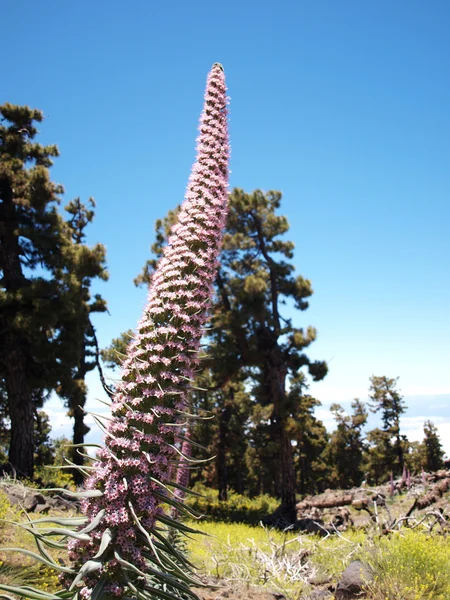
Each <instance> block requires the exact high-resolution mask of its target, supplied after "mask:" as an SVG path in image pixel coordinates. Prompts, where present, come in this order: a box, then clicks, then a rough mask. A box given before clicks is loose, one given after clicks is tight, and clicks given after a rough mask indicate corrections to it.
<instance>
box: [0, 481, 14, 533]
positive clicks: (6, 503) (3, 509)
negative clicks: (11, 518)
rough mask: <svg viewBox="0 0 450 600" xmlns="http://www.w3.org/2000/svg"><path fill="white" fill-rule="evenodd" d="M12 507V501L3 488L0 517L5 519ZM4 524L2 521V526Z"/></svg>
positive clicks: (0, 499)
mask: <svg viewBox="0 0 450 600" xmlns="http://www.w3.org/2000/svg"><path fill="white" fill-rule="evenodd" d="M10 508H11V502H10V501H9V499H8V496H7V495H6V494H5V492H4V491H3V490H0V519H4V518H5V517H6V515H7V514H8V511H9V509H10ZM1 526H2V524H1V522H0V527H1Z"/></svg>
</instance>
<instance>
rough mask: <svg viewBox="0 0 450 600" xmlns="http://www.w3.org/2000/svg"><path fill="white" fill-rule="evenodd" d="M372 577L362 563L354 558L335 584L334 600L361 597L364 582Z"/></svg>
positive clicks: (348, 599)
mask: <svg viewBox="0 0 450 600" xmlns="http://www.w3.org/2000/svg"><path fill="white" fill-rule="evenodd" d="M372 579H373V576H372V573H371V571H370V569H369V567H367V566H366V565H365V564H364V563H362V562H361V561H359V560H355V561H354V562H352V563H350V564H349V566H348V567H347V568H346V569H345V571H344V572H343V573H342V578H341V580H340V581H339V583H338V584H337V587H336V592H335V595H334V597H335V598H336V600H351V599H352V598H357V597H361V592H362V591H363V586H364V584H365V583H367V582H369V581H371V580H372Z"/></svg>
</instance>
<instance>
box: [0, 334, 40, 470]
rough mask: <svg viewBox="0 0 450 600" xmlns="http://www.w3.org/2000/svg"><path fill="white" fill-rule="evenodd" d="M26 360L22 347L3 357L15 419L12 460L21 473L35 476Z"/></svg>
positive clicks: (10, 454)
mask: <svg viewBox="0 0 450 600" xmlns="http://www.w3.org/2000/svg"><path fill="white" fill-rule="evenodd" d="M8 346H9V347H11V344H8ZM24 363H25V358H24V356H22V353H21V351H20V349H15V350H13V349H12V350H11V351H10V352H9V353H8V356H7V357H6V358H4V360H3V366H4V369H5V382H6V392H7V394H8V410H9V417H10V419H11V439H10V444H9V463H10V466H11V468H12V469H14V471H15V472H16V474H17V476H18V477H29V478H31V477H32V476H33V467H34V441H33V429H34V420H33V410H34V409H33V402H32V399H31V393H30V391H29V389H28V385H27V380H26V371H25V369H24V368H23V365H24Z"/></svg>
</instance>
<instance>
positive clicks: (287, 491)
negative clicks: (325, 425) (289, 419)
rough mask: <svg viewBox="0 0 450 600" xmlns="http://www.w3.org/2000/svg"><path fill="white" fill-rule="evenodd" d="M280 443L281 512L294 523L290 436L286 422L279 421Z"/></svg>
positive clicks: (292, 463) (294, 505) (293, 474)
mask: <svg viewBox="0 0 450 600" xmlns="http://www.w3.org/2000/svg"><path fill="white" fill-rule="evenodd" d="M278 440H279V444H280V473H281V507H280V509H281V512H282V514H283V516H284V517H285V518H286V519H287V520H288V521H289V522H290V523H295V521H296V519H297V510H296V499H295V470H294V459H293V456H292V445H291V438H290V436H289V435H288V433H287V431H286V424H285V423H284V422H283V421H280V426H279V437H278Z"/></svg>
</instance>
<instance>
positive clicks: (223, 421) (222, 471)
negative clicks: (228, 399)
mask: <svg viewBox="0 0 450 600" xmlns="http://www.w3.org/2000/svg"><path fill="white" fill-rule="evenodd" d="M230 418H231V407H230V406H229V405H225V407H224V408H223V409H222V411H221V414H220V421H219V441H218V447H217V482H218V487H219V500H221V501H223V502H226V500H227V498H228V476H227V458H226V450H227V440H228V425H229V422H230Z"/></svg>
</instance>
